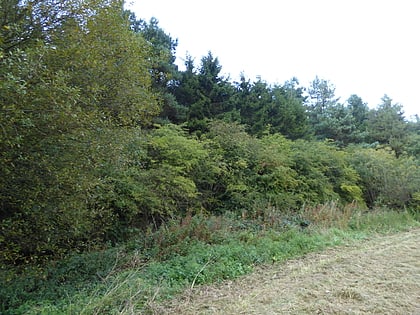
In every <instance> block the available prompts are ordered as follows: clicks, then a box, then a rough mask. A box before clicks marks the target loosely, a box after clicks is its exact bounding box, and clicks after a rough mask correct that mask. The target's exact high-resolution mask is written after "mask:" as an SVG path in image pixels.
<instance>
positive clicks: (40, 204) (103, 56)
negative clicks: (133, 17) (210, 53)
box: [0, 1, 157, 263]
mask: <svg viewBox="0 0 420 315" xmlns="http://www.w3.org/2000/svg"><path fill="white" fill-rule="evenodd" d="M54 3H55V2H54ZM31 4H33V3H32V2H29V3H28V4H27V5H28V6H30V5H31ZM50 4H51V3H48V5H50ZM89 4H90V5H91V6H90V9H91V10H92V11H89V10H87V9H86V7H85V4H82V3H72V4H70V3H66V5H68V7H66V6H65V8H66V9H65V10H67V9H68V12H69V14H68V15H66V14H65V12H67V11H65V12H64V11H63V13H62V14H63V16H62V17H63V19H62V20H60V23H58V22H57V23H58V24H54V27H51V28H49V29H48V40H45V41H44V42H41V41H34V42H32V43H31V45H29V43H28V45H27V46H26V45H25V46H22V45H20V44H19V45H18V46H19V47H20V48H18V47H15V48H14V49H9V50H8V51H7V52H6V53H5V54H3V58H2V59H0V63H1V69H0V75H1V80H0V95H1V96H0V102H1V103H0V106H1V108H0V110H1V113H2V115H1V116H0V125H1V129H2V132H1V134H0V152H1V153H0V163H1V168H0V183H1V186H2V190H1V193H0V200H1V206H0V220H1V222H0V227H1V237H0V249H1V253H2V254H1V257H0V260H1V261H8V262H12V263H19V262H29V261H40V260H43V259H46V258H47V257H49V256H51V255H53V256H60V255H62V254H63V253H65V252H67V251H68V250H70V249H75V248H78V249H82V248H87V247H88V246H90V244H92V243H96V242H102V241H104V240H106V239H107V238H108V236H107V235H108V234H109V231H110V230H113V228H111V227H115V229H116V230H117V229H118V226H119V214H118V213H116V212H115V211H114V210H115V209H113V208H112V207H111V206H110V204H109V203H107V202H106V203H100V202H98V200H103V199H104V196H98V192H107V193H108V192H109V188H110V185H109V181H108V179H107V178H105V177H103V176H102V174H101V172H103V171H104V168H105V167H110V165H113V166H112V167H114V168H116V169H117V168H118V167H119V165H118V163H119V160H120V159H122V158H123V155H122V154H121V150H120V149H121V145H120V143H123V142H124V141H121V140H120V139H118V138H116V137H114V136H112V134H113V133H114V134H119V135H123V136H126V135H127V134H125V133H124V131H125V130H124V129H123V128H122V127H121V126H122V125H137V124H149V123H150V119H151V118H152V117H153V116H154V115H155V114H156V111H157V104H156V101H155V97H154V96H153V94H152V93H151V92H150V86H151V78H150V74H149V71H148V70H149V62H148V59H147V55H146V53H147V44H146V42H145V41H144V40H143V39H142V38H141V37H140V36H138V35H135V34H133V33H132V32H131V31H130V29H129V26H128V21H125V20H124V18H123V15H122V14H121V12H122V11H121V10H122V7H121V2H118V1H115V2H112V3H110V4H109V5H108V4H106V3H102V2H101V4H100V5H99V4H98V3H96V2H94V1H92V2H91V3H89ZM16 5H17V4H16ZM16 5H15V6H14V7H13V9H14V10H17V13H16V14H20V13H19V12H18V11H19V10H20V9H21V7H19V6H16ZM38 5H40V6H39V7H38ZM96 5H99V7H96ZM46 8H48V6H47V7H45V8H44V7H42V2H39V3H38V4H36V7H27V8H26V9H27V10H30V9H33V10H35V11H36V10H41V9H42V10H44V9H46ZM95 8H97V10H94V9H95ZM26 9H25V10H26ZM63 10H64V9H63ZM35 11H33V12H35ZM31 12H32V11H31ZM36 12H38V11H36ZM54 12H57V11H56V10H55V9H54V10H51V12H50V13H51V14H54ZM72 12H73V13H74V12H77V14H76V13H74V14H73V13H72ZM70 13H71V14H70ZM28 14H35V13H28ZM42 14H48V12H47V11H42ZM37 17H40V16H38V15H37ZM51 18H54V17H51ZM107 27H110V28H112V31H111V32H110V31H109V30H108V31H105V30H106V29H107ZM45 31H47V30H45ZM22 36H24V35H22ZM41 38H42V37H41ZM23 48H25V49H23ZM118 128H121V129H118ZM117 129H118V130H117ZM127 137H128V138H130V135H127ZM105 199H106V198H105ZM28 235H31V236H33V237H31V238H29V237H28Z"/></svg>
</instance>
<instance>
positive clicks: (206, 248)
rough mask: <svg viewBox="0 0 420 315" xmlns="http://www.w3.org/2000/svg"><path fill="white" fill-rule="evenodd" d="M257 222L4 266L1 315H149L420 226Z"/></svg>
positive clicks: (378, 221) (381, 213) (410, 219)
mask: <svg viewBox="0 0 420 315" xmlns="http://www.w3.org/2000/svg"><path fill="white" fill-rule="evenodd" d="M334 216H336V214H334ZM303 219H305V218H303ZM323 221H324V222H325V218H323ZM287 222H291V221H290V220H289V219H288V220H287ZM262 223H263V222H260V221H258V220H255V221H249V220H248V221H246V222H241V221H238V220H233V219H231V218H227V217H205V216H196V217H187V218H184V219H183V220H181V221H174V222H171V223H169V224H167V225H166V226H162V227H161V229H159V230H158V231H155V232H149V233H146V234H142V236H141V237H139V238H136V239H134V240H132V241H131V242H129V243H127V244H125V245H124V246H120V247H118V248H113V249H110V250H107V251H102V252H94V253H87V254H77V255H73V256H71V257H69V258H67V259H65V260H62V261H59V262H55V263H50V264H49V265H47V266H44V267H42V268H41V267H39V268H36V267H33V266H32V267H26V269H20V270H16V269H11V268H10V267H9V268H6V267H4V268H2V269H1V270H0V281H1V285H0V301H1V302H0V303H1V304H0V313H1V314H130V313H133V312H144V313H147V311H148V309H149V306H150V305H151V303H155V302H157V301H161V300H163V299H168V298H171V297H173V296H174V295H175V294H177V293H179V292H181V291H182V290H184V289H186V288H191V287H194V286H197V285H200V284H207V283H214V282H220V281H223V280H226V279H233V278H237V277H239V276H241V275H244V274H247V273H250V272H251V271H252V270H253V269H254V267H255V266H257V265H260V264H267V263H277V262H281V261H284V260H287V259H290V258H295V257H299V256H302V255H304V254H306V253H309V252H314V251H319V250H322V249H324V248H326V247H330V246H336V245H340V244H343V243H348V242H352V241H354V240H359V239H363V238H366V237H368V236H371V235H372V234H375V233H393V232H398V231H404V230H408V229H411V228H413V227H418V226H420V224H419V221H418V215H417V214H416V213H414V212H409V211H404V212H395V211H389V210H384V209H382V210H376V211H370V212H361V211H355V212H354V213H353V214H352V215H351V216H349V219H348V224H347V227H343V222H342V220H341V221H340V224H339V227H334V225H333V224H331V223H330V222H329V223H328V225H329V227H328V228H325V227H324V226H322V225H320V224H318V223H317V222H310V224H309V226H308V227H305V228H303V227H301V226H300V225H299V224H295V225H293V224H287V225H284V224H277V225H276V226H272V227H266V225H263V224H262Z"/></svg>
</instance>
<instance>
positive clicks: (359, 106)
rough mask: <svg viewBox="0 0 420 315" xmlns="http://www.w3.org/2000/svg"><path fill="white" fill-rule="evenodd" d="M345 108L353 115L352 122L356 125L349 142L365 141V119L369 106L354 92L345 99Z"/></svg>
mask: <svg viewBox="0 0 420 315" xmlns="http://www.w3.org/2000/svg"><path fill="white" fill-rule="evenodd" d="M347 108H348V110H349V112H350V115H351V116H352V117H353V123H354V125H355V127H356V129H355V130H354V132H353V134H352V137H351V142H353V143H360V142H364V141H366V137H367V120H368V117H369V108H368V106H367V104H366V103H365V102H363V100H362V98H361V97H359V96H357V95H356V94H352V95H351V96H350V97H349V98H348V100H347Z"/></svg>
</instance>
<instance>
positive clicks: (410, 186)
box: [350, 148, 420, 208]
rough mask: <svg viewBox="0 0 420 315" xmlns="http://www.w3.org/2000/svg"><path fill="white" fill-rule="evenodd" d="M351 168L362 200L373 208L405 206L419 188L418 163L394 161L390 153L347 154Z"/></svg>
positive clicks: (355, 151) (409, 159) (356, 151)
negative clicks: (356, 179)
mask: <svg viewBox="0 0 420 315" xmlns="http://www.w3.org/2000/svg"><path fill="white" fill-rule="evenodd" d="M350 153H351V155H350V156H351V164H352V165H353V167H354V169H355V170H356V171H357V173H358V174H359V176H360V180H361V181H360V182H361V187H362V189H363V194H364V200H365V201H366V203H367V204H368V205H369V206H370V207H372V206H374V205H386V206H390V207H397V208H402V207H404V206H407V205H408V204H409V203H410V201H411V199H412V196H413V193H416V192H417V191H418V187H420V169H419V165H418V160H415V159H413V158H412V157H400V158H397V157H396V155H395V153H394V152H393V151H391V150H390V149H388V150H387V149H378V150H375V149H359V148H354V149H352V150H351V151H350Z"/></svg>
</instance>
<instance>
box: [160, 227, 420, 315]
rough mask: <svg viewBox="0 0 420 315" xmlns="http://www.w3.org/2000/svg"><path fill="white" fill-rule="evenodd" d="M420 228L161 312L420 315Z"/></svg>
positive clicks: (268, 272) (299, 262) (204, 291)
mask: <svg viewBox="0 0 420 315" xmlns="http://www.w3.org/2000/svg"><path fill="white" fill-rule="evenodd" d="M419 293H420V229H418V228H417V229H414V230H411V231H408V232H400V233H396V234H392V235H386V236H383V235H382V236H375V237H373V238H371V239H369V240H366V241H362V242H357V243H356V244H352V245H347V246H340V247H336V248H332V249H327V250H324V251H322V252H320V253H312V254H309V255H307V256H305V257H303V258H299V259H293V260H290V261H287V262H286V263H283V264H276V265H270V266H269V265H264V266H260V267H259V268H258V269H257V270H255V272H253V273H252V274H251V275H249V276H245V277H242V278H240V279H237V280H234V281H226V282H224V283H222V284H218V285H210V286H202V287H199V288H196V289H193V290H187V291H186V292H184V294H182V295H181V296H180V297H179V298H177V299H174V300H172V302H171V303H168V304H167V305H166V306H163V305H157V306H156V308H155V310H154V312H155V314H185V315H187V314H259V315H262V314H296V315H297V314H420V295H419Z"/></svg>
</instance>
